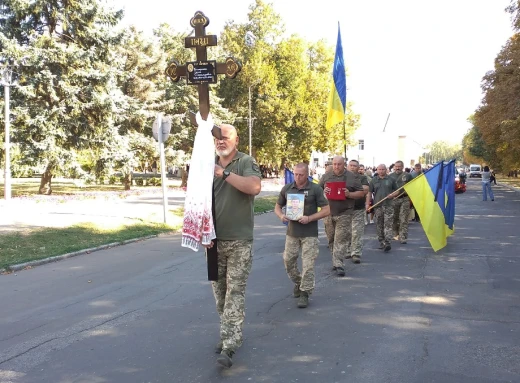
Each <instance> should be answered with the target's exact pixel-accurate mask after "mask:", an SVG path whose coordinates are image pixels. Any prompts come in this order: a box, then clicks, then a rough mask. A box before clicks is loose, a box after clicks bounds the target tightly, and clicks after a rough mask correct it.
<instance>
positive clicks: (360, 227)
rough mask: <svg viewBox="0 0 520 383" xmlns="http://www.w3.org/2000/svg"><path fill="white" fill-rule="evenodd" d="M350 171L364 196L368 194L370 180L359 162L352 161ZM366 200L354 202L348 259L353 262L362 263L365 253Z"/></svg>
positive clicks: (361, 199)
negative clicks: (361, 187) (363, 172)
mask: <svg viewBox="0 0 520 383" xmlns="http://www.w3.org/2000/svg"><path fill="white" fill-rule="evenodd" d="M348 170H350V171H351V172H352V173H354V174H355V175H356V177H357V179H358V180H359V182H360V183H361V185H362V186H363V192H364V196H366V195H367V194H368V188H369V185H368V179H367V177H366V176H365V175H364V174H362V173H361V172H360V165H359V162H358V161H357V160H350V161H349V163H348ZM365 216H366V210H365V198H364V197H363V198H360V199H356V200H355V201H354V213H353V217H352V228H351V237H350V238H349V250H350V253H349V254H347V258H352V262H354V263H361V254H362V252H363V236H364V235H365Z"/></svg>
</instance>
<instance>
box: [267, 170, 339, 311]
mask: <svg viewBox="0 0 520 383" xmlns="http://www.w3.org/2000/svg"><path fill="white" fill-rule="evenodd" d="M293 171H294V182H291V183H289V184H287V185H285V186H284V187H283V188H282V190H281V191H280V195H279V196H278V201H277V203H276V206H275V208H274V212H275V214H276V215H277V216H278V218H280V220H282V222H284V223H287V222H288V223H289V224H288V226H287V234H286V236H285V251H284V253H283V261H284V266H285V271H286V272H287V275H288V276H289V278H290V279H291V281H293V282H294V290H293V295H294V297H296V298H299V300H298V307H299V308H305V307H307V305H308V304H309V295H310V294H312V291H313V290H314V285H315V277H314V263H315V261H316V258H318V253H319V249H318V220H319V219H321V218H323V217H326V216H328V215H329V212H330V210H329V203H328V202H327V200H326V199H325V197H324V195H323V190H322V189H321V188H320V187H319V186H318V185H317V184H315V183H313V182H311V181H309V179H308V177H309V167H308V165H307V164H305V163H300V164H298V165H296V166H295V167H294V169H293ZM284 206H285V207H286V213H285V214H284V213H283V212H282V208H283V207H284ZM318 208H321V210H320V211H318ZM300 249H301V253H302V272H301V273H300V271H299V270H298V255H299V253H300Z"/></svg>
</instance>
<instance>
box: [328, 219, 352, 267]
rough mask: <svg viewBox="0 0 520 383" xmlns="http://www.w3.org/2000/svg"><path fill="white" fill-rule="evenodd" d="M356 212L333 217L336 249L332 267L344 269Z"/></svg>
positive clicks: (333, 254) (333, 250) (333, 251)
mask: <svg viewBox="0 0 520 383" xmlns="http://www.w3.org/2000/svg"><path fill="white" fill-rule="evenodd" d="M353 217H354V210H348V211H347V212H345V213H344V214H343V215H336V216H333V217H332V225H333V227H334V248H333V249H332V266H334V267H343V266H344V264H343V259H344V258H345V256H346V255H348V251H349V250H348V243H349V240H350V238H351V236H352V218H353Z"/></svg>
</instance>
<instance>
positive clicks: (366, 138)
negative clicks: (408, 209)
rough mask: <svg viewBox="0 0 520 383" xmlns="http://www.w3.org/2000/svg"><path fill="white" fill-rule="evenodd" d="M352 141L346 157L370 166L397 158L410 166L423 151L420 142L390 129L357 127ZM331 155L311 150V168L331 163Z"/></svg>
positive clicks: (406, 165)
mask: <svg viewBox="0 0 520 383" xmlns="http://www.w3.org/2000/svg"><path fill="white" fill-rule="evenodd" d="M353 141H354V142H355V144H353V145H350V146H348V147H347V158H348V159H349V160H351V159H356V160H358V161H359V162H360V163H361V164H363V165H365V166H370V167H372V166H377V165H379V164H386V165H390V164H392V163H394V162H395V161H397V160H401V161H403V162H404V166H405V167H412V166H413V165H414V164H415V163H416V162H418V161H419V157H420V156H421V155H422V154H423V152H424V149H423V148H422V146H421V144H419V143H418V142H417V141H415V140H413V139H412V138H411V137H408V136H406V135H399V134H396V133H394V132H392V131H386V132H379V133H368V132H366V131H364V130H363V129H359V130H358V131H356V133H355V134H354V137H353ZM332 157H334V155H333V154H331V153H321V152H312V154H311V159H310V167H311V169H314V168H316V167H324V166H326V164H330V163H332Z"/></svg>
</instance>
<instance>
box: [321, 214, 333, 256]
mask: <svg viewBox="0 0 520 383" xmlns="http://www.w3.org/2000/svg"><path fill="white" fill-rule="evenodd" d="M323 224H324V225H325V235H326V236H327V241H328V242H329V249H330V251H332V249H334V224H333V223H332V216H331V215H328V216H326V217H325V218H323Z"/></svg>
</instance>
